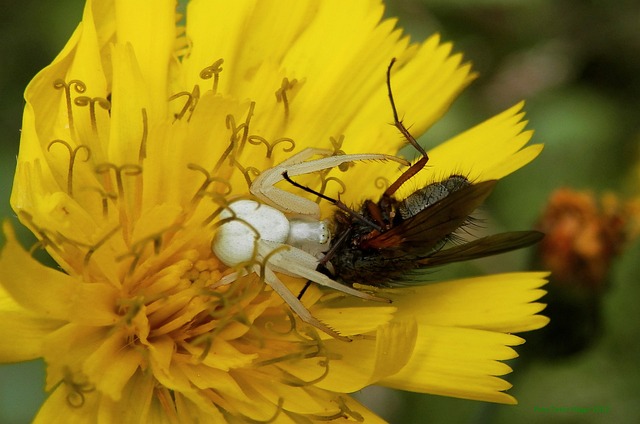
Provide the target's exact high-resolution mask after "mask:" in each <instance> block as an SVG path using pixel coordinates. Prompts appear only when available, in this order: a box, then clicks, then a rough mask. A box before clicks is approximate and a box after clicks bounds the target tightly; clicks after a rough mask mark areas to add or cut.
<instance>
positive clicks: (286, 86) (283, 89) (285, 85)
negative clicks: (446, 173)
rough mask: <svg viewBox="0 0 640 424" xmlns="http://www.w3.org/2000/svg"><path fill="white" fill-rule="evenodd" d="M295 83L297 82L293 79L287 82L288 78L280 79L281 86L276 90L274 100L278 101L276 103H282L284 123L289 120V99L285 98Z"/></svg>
mask: <svg viewBox="0 0 640 424" xmlns="http://www.w3.org/2000/svg"><path fill="white" fill-rule="evenodd" d="M297 82H298V80H297V79H295V78H294V79H292V80H291V81H289V78H286V77H285V78H282V84H281V85H280V88H279V89H277V90H276V99H277V100H278V103H280V102H282V104H283V105H284V119H285V121H288V120H289V99H288V98H287V91H290V90H293V87H295V85H296V83H297Z"/></svg>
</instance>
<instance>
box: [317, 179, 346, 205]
mask: <svg viewBox="0 0 640 424" xmlns="http://www.w3.org/2000/svg"><path fill="white" fill-rule="evenodd" d="M321 178H322V185H321V186H320V190H318V193H321V194H324V193H325V191H326V189H327V185H328V184H329V183H330V182H331V181H333V182H335V183H337V184H338V185H339V186H340V189H339V190H338V192H337V196H338V197H340V195H342V194H344V193H345V192H346V191H347V186H346V185H345V183H344V182H342V180H341V179H340V178H337V177H329V178H325V176H324V175H321ZM333 196H335V194H333ZM321 199H322V198H321V197H320V196H318V198H317V199H316V203H320V200H321Z"/></svg>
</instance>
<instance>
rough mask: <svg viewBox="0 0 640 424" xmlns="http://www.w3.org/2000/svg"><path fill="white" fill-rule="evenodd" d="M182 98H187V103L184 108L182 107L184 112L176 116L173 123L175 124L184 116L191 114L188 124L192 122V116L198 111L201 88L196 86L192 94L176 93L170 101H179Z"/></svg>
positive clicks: (186, 92)
mask: <svg viewBox="0 0 640 424" xmlns="http://www.w3.org/2000/svg"><path fill="white" fill-rule="evenodd" d="M180 97H186V98H187V101H186V102H185V103H184V106H182V110H180V112H179V113H176V114H175V115H174V119H173V121H174V122H175V121H177V120H179V119H182V118H183V117H184V115H185V114H186V113H187V112H189V117H188V118H187V122H189V121H190V120H191V116H192V115H193V111H194V110H195V109H196V105H197V104H198V100H200V86H199V85H197V84H196V85H195V86H194V87H193V91H192V92H191V93H189V92H188V91H181V92H179V93H176V94H174V95H173V96H171V97H169V101H172V100H175V99H178V98H180Z"/></svg>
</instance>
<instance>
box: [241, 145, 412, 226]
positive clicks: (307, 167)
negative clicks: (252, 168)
mask: <svg viewBox="0 0 640 424" xmlns="http://www.w3.org/2000/svg"><path fill="white" fill-rule="evenodd" d="M330 152H331V151H329V150H324V149H313V148H307V149H304V150H303V151H301V152H300V153H298V154H296V155H294V156H292V157H290V158H289V159H287V160H285V161H283V162H281V163H280V164H278V165H276V166H274V167H273V168H269V169H267V170H266V171H263V172H262V173H261V174H260V175H259V176H258V177H257V178H256V179H255V181H254V182H253V183H252V184H251V188H250V191H251V193H252V194H253V195H254V196H256V197H257V198H258V199H260V201H262V202H263V203H266V204H267V205H270V206H273V207H274V208H277V209H279V210H281V211H283V212H284V213H293V214H299V215H307V216H309V217H312V218H314V219H318V218H319V217H320V207H319V206H318V204H317V203H316V202H314V201H312V200H310V199H307V198H304V197H300V196H298V195H295V194H293V193H290V192H288V191H285V190H282V189H279V188H277V187H275V185H276V184H277V183H278V182H280V181H282V180H283V179H284V177H283V174H284V173H287V175H289V176H290V177H293V176H296V175H303V174H310V173H313V172H318V171H322V170H325V169H329V168H333V167H336V166H339V165H341V164H343V163H346V162H355V161H362V160H382V161H386V160H391V161H394V162H398V163H401V164H403V165H408V162H407V161H406V160H404V159H402V158H398V157H396V156H391V155H384V154H378V153H356V154H351V155H336V156H327V157H323V158H320V159H314V160H309V161H307V160H306V159H308V158H310V157H312V156H314V155H321V154H328V153H330Z"/></svg>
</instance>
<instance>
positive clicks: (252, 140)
mask: <svg viewBox="0 0 640 424" xmlns="http://www.w3.org/2000/svg"><path fill="white" fill-rule="evenodd" d="M248 141H249V144H253V145H254V146H258V145H260V144H264V145H265V146H266V147H267V158H271V155H272V154H273V148H274V147H276V146H277V145H278V144H281V143H289V147H285V148H283V149H282V150H283V151H284V152H286V153H289V152H292V151H293V150H294V149H295V148H296V143H295V142H294V141H293V139H291V138H289V137H280V138H277V139H275V140H274V141H273V143H269V142H268V141H267V139H266V138H264V137H261V136H259V135H251V136H249V140H248Z"/></svg>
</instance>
